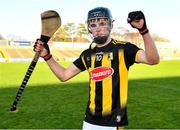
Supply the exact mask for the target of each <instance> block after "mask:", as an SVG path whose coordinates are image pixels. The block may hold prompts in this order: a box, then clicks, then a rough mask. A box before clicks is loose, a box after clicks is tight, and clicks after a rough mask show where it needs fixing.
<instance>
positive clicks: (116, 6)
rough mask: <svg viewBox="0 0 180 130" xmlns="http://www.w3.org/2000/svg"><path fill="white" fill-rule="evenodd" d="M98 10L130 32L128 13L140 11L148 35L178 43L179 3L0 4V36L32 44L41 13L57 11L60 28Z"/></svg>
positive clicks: (26, 0) (20, 0)
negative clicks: (60, 22) (105, 9)
mask: <svg viewBox="0 0 180 130" xmlns="http://www.w3.org/2000/svg"><path fill="white" fill-rule="evenodd" d="M98 6H103V7H108V8H109V9H110V10H111V13H112V16H113V19H114V20H115V22H114V26H121V27H125V28H127V29H129V30H130V31H136V30H135V29H132V27H131V26H130V25H129V24H127V21H126V19H127V16H128V13H129V12H131V11H136V10H141V11H143V12H144V14H145V17H146V22H147V27H148V28H149V30H150V33H151V34H157V35H158V36H160V37H165V38H167V39H169V40H171V41H172V42H176V43H177V42H179V43H180V40H179V37H180V25H179V24H180V0H123V1H122V0H2V1H1V3H0V13H1V18H0V34H1V35H3V36H4V37H6V36H7V35H16V36H19V37H21V38H26V39H28V40H35V39H37V38H39V36H40V32H41V21H40V14H41V13H42V12H44V11H46V10H55V11H57V12H58V13H59V15H60V16H61V20H62V24H66V23H68V22H74V23H85V21H86V17H87V13H88V11H89V10H90V9H92V8H95V7H98Z"/></svg>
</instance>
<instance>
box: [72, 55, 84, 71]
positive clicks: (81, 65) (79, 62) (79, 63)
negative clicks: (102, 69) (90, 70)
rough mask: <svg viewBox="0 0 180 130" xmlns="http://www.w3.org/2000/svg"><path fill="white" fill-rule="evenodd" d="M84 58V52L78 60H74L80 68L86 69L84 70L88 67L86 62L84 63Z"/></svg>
mask: <svg viewBox="0 0 180 130" xmlns="http://www.w3.org/2000/svg"><path fill="white" fill-rule="evenodd" d="M82 58H83V54H81V55H80V56H79V58H78V59H76V60H75V61H74V62H73V64H74V65H75V66H76V67H78V68H79V69H80V70H82V71H84V70H86V67H85V66H84V64H83V61H82Z"/></svg>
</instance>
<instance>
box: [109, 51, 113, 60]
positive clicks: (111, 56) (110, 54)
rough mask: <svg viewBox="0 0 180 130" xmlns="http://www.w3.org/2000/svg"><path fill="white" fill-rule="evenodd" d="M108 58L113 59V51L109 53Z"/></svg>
mask: <svg viewBox="0 0 180 130" xmlns="http://www.w3.org/2000/svg"><path fill="white" fill-rule="evenodd" d="M108 60H113V53H112V52H110V53H108Z"/></svg>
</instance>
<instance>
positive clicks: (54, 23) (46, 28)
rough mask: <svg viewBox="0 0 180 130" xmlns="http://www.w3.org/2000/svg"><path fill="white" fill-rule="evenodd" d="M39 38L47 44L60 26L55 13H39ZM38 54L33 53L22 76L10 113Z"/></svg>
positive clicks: (58, 18) (14, 108)
mask: <svg viewBox="0 0 180 130" xmlns="http://www.w3.org/2000/svg"><path fill="white" fill-rule="evenodd" d="M41 25H42V27H41V36H40V40H41V41H42V42H44V43H45V44H47V43H48V41H49V39H50V38H51V37H52V36H53V34H54V33H55V32H56V31H57V29H58V28H59V27H60V26H61V18H60V16H59V14H58V13H57V12H56V11H53V10H48V11H45V12H43V13H41ZM39 56H40V54H39V53H38V52H36V53H35V55H34V57H33V60H32V61H31V64H30V65H29V68H28V70H27V72H26V74H25V76H24V79H23V81H22V83H21V85H20V87H19V90H18V92H17V94H16V97H15V99H14V102H13V104H12V106H11V111H12V112H15V111H16V109H17V104H18V102H19V100H20V98H21V96H22V93H23V91H24V89H25V87H26V84H27V82H28V80H29V78H30V76H31V74H32V72H33V70H34V68H35V66H36V63H37V61H38V59H39Z"/></svg>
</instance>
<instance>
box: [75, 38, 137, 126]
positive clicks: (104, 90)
mask: <svg viewBox="0 0 180 130" xmlns="http://www.w3.org/2000/svg"><path fill="white" fill-rule="evenodd" d="M138 50H139V48H138V47H137V46H136V45H134V44H131V43H128V42H121V41H116V40H113V39H112V40H111V42H110V43H109V44H108V45H106V46H104V47H100V48H98V47H94V48H93V47H90V48H89V49H87V50H85V51H83V52H82V53H81V55H80V57H79V58H78V59H77V60H75V61H74V62H73V63H74V65H75V66H76V67H78V68H79V69H81V70H82V71H84V70H87V71H88V72H89V75H90V78H89V100H88V104H87V109H86V113H85V121H86V122H89V123H91V124H96V125H103V126H124V125H127V123H128V120H127V110H126V108H127V107H126V104H127V92H128V70H129V67H130V66H131V65H133V64H134V62H136V53H137V51H138Z"/></svg>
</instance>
